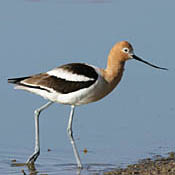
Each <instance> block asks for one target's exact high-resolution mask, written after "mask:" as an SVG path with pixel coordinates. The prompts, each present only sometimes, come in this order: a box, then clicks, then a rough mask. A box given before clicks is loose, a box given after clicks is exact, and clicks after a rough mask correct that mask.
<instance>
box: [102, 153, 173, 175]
mask: <svg viewBox="0 0 175 175" xmlns="http://www.w3.org/2000/svg"><path fill="white" fill-rule="evenodd" d="M104 175H175V153H174V152H171V153H168V156H167V157H162V156H157V158H156V159H150V158H147V159H142V160H139V161H138V163H136V164H131V165H128V166H127V167H126V168H117V169H115V170H112V171H109V172H105V173H104Z"/></svg>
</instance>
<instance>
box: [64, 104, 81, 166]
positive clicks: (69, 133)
mask: <svg viewBox="0 0 175 175" xmlns="http://www.w3.org/2000/svg"><path fill="white" fill-rule="evenodd" d="M74 109H75V106H74V105H72V106H71V112H70V116H69V122H68V127H67V132H68V136H69V139H70V142H71V144H72V148H73V152H74V155H75V159H76V161H77V166H78V168H82V164H81V161H80V156H79V154H78V151H77V147H76V144H75V141H74V137H73V132H72V122H73V116H74Z"/></svg>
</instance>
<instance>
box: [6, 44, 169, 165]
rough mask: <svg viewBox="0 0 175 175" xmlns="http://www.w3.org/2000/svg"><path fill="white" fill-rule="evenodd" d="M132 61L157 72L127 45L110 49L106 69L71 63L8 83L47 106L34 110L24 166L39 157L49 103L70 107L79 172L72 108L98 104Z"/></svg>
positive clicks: (69, 130) (70, 134)
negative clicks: (41, 117) (30, 143)
mask: <svg viewBox="0 0 175 175" xmlns="http://www.w3.org/2000/svg"><path fill="white" fill-rule="evenodd" d="M130 59H135V60H138V61H141V62H143V63H145V64H148V65H149V66H152V67H154V68H157V69H163V70H167V69H166V68H162V67H158V66H155V65H153V64H151V63H149V62H147V61H144V60H142V59H141V58H139V57H137V56H136V55H134V52H133V47H132V46H131V44H130V43H128V42H127V41H121V42H119V43H116V44H115V45H114V47H113V48H112V49H111V51H110V53H109V56H108V62H107V67H106V69H101V68H98V67H95V66H92V65H89V64H86V63H71V64H66V65H62V66H60V67H57V68H55V69H53V70H50V71H48V72H46V73H40V74H36V75H32V76H28V77H22V78H12V79H8V82H9V83H13V84H16V89H23V90H26V91H29V92H32V93H35V94H37V95H40V96H42V97H44V98H46V99H48V100H49V102H48V103H46V104H45V105H43V106H41V107H40V108H38V109H36V110H35V151H34V153H33V154H32V155H31V156H30V157H29V158H28V160H27V163H34V162H35V160H36V159H37V158H38V156H39V154H40V141H39V115H40V112H41V111H43V110H44V109H46V108H47V107H49V106H50V105H51V104H52V103H54V102H57V103H62V104H68V105H71V112H70V116H69V122H68V127H67V132H68V136H69V139H70V142H71V144H72V147H73V152H74V155H75V158H76V161H77V165H78V167H79V168H81V167H82V164H81V161H80V156H79V154H78V151H77V147H76V144H75V141H74V138H73V133H72V121H73V115H74V109H75V106H79V105H82V104H87V103H91V102H95V101H97V100H100V99H101V98H103V97H105V96H106V95H107V94H109V93H110V92H111V91H112V90H113V89H114V88H115V87H116V86H117V84H118V83H119V82H120V80H121V78H122V75H123V71H124V65H125V62H126V61H127V60H130Z"/></svg>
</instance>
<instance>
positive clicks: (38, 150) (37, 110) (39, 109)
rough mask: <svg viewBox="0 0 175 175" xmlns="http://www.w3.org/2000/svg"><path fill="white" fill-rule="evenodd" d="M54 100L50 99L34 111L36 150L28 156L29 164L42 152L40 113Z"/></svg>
mask: <svg viewBox="0 0 175 175" xmlns="http://www.w3.org/2000/svg"><path fill="white" fill-rule="evenodd" d="M52 103H53V102H51V101H49V102H48V103H46V104H45V105H43V106H41V107H40V108H38V109H36V110H35V112H34V114H35V115H34V117H35V150H34V152H33V154H32V155H31V156H30V157H29V158H28V160H27V162H26V163H27V164H33V163H34V162H35V161H36V159H37V158H38V156H39V154H40V140H39V115H40V113H41V112H42V111H43V110H44V109H46V108H48V107H49V106H50V105H51V104H52Z"/></svg>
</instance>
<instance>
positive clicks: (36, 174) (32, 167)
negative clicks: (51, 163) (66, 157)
mask: <svg viewBox="0 0 175 175" xmlns="http://www.w3.org/2000/svg"><path fill="white" fill-rule="evenodd" d="M11 166H12V167H27V168H28V172H29V174H27V172H26V171H25V170H24V169H21V173H22V174H23V175H39V171H37V169H36V166H35V164H34V163H16V162H15V161H12V163H11ZM76 169H77V170H76V174H77V175H81V170H82V168H76ZM46 174H47V173H46Z"/></svg>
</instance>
